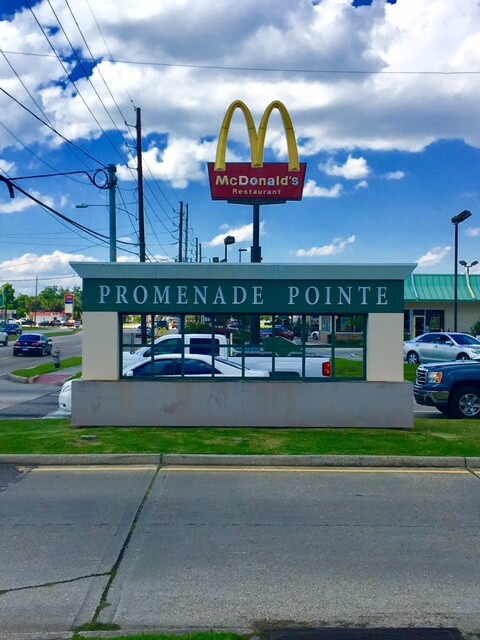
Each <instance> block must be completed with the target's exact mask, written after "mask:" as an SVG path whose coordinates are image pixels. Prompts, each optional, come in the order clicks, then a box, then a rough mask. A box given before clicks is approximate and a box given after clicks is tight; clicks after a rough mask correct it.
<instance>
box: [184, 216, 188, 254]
mask: <svg viewBox="0 0 480 640" xmlns="http://www.w3.org/2000/svg"><path fill="white" fill-rule="evenodd" d="M184 255H185V262H188V204H186V205H185V254H184Z"/></svg>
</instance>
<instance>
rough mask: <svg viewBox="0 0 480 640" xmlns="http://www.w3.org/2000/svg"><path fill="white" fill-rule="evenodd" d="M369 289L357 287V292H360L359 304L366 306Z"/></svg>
mask: <svg viewBox="0 0 480 640" xmlns="http://www.w3.org/2000/svg"><path fill="white" fill-rule="evenodd" d="M370 289H371V287H358V290H359V291H361V292H362V301H361V303H360V304H368V302H367V291H370Z"/></svg>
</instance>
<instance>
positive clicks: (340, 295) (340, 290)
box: [338, 287, 352, 305]
mask: <svg viewBox="0 0 480 640" xmlns="http://www.w3.org/2000/svg"><path fill="white" fill-rule="evenodd" d="M342 299H343V300H344V301H345V302H346V303H347V304H349V305H350V304H352V287H348V293H347V291H345V289H344V288H343V287H338V304H339V305H340V304H343V302H342Z"/></svg>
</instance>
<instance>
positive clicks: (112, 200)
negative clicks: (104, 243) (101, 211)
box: [107, 164, 117, 262]
mask: <svg viewBox="0 0 480 640" xmlns="http://www.w3.org/2000/svg"><path fill="white" fill-rule="evenodd" d="M116 173H117V167H116V166H115V165H114V164H109V165H108V166H107V175H108V212H109V226H110V262H116V261H117V203H116V188H117V176H116Z"/></svg>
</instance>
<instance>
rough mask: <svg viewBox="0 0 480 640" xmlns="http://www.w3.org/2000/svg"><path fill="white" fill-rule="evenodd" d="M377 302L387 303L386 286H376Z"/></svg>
mask: <svg viewBox="0 0 480 640" xmlns="http://www.w3.org/2000/svg"><path fill="white" fill-rule="evenodd" d="M377 304H382V305H383V304H388V301H387V287H377Z"/></svg>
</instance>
